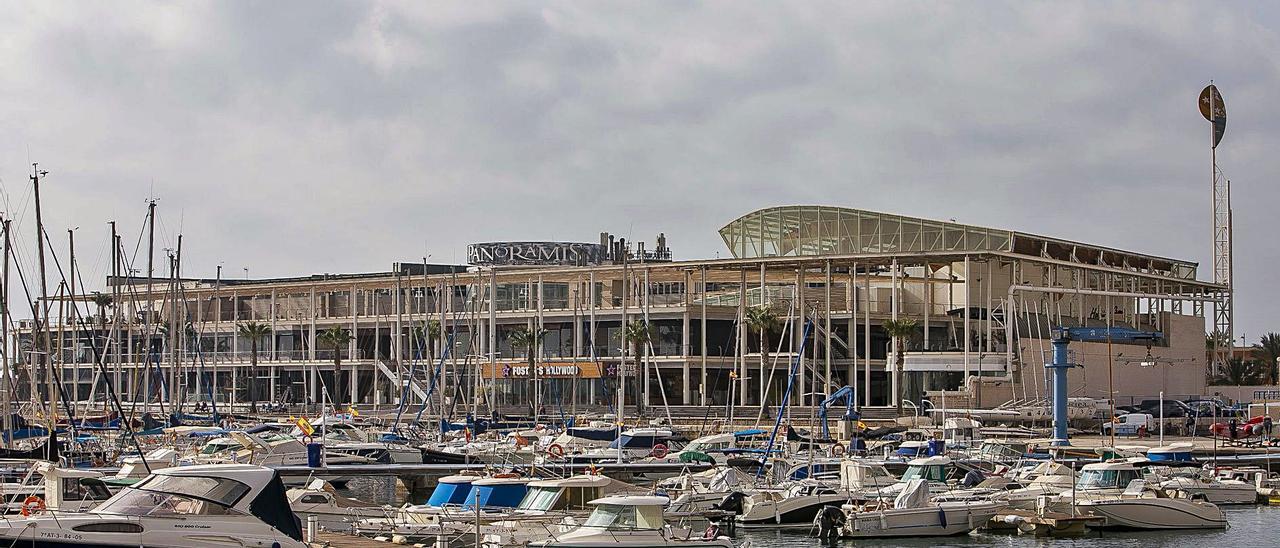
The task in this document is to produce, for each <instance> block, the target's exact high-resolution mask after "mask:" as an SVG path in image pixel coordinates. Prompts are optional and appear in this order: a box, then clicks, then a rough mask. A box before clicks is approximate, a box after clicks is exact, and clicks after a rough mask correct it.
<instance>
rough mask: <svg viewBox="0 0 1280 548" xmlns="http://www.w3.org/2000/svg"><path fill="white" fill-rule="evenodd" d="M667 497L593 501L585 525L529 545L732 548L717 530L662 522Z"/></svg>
mask: <svg viewBox="0 0 1280 548" xmlns="http://www.w3.org/2000/svg"><path fill="white" fill-rule="evenodd" d="M667 503H668V499H667V498H666V497H656V496H647V495H636V496H612V497H605V498H601V499H596V500H593V501H590V503H589V504H591V505H592V506H594V507H595V509H594V510H593V511H592V512H591V515H590V516H588V517H587V521H586V522H585V523H583V524H582V525H578V526H574V525H570V524H564V525H561V526H560V527H559V531H553V532H551V538H548V539H546V540H542V541H538V542H530V543H529V544H528V546H530V547H535V548H561V547H563V548H613V547H616V546H621V547H624V548H625V547H631V548H642V547H643V548H693V547H708V548H710V547H719V548H733V541H732V540H730V539H729V538H728V537H725V536H720V535H719V534H717V532H716V530H715V529H714V528H712V529H708V530H707V531H706V532H703V533H698V532H694V531H693V530H692V529H676V528H673V527H669V526H667V524H666V522H665V521H664V520H663V514H662V507H663V506H665V505H666V504H667Z"/></svg>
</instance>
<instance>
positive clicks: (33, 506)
mask: <svg viewBox="0 0 1280 548" xmlns="http://www.w3.org/2000/svg"><path fill="white" fill-rule="evenodd" d="M44 510H45V506H44V499H42V498H40V497H37V496H35V495H31V496H29V497H27V498H26V500H24V501H22V516H23V517H26V516H30V515H31V514H39V513H42V512H44Z"/></svg>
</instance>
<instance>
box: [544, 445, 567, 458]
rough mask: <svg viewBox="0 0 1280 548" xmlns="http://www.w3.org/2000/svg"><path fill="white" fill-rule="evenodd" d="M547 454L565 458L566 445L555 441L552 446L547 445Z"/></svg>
mask: <svg viewBox="0 0 1280 548" xmlns="http://www.w3.org/2000/svg"><path fill="white" fill-rule="evenodd" d="M547 454H548V455H551V456H553V457H555V458H564V446H563V445H560V444H558V443H553V444H551V446H550V447H547Z"/></svg>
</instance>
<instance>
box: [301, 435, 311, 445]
mask: <svg viewBox="0 0 1280 548" xmlns="http://www.w3.org/2000/svg"><path fill="white" fill-rule="evenodd" d="M302 445H311V436H302Z"/></svg>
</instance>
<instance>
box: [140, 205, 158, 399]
mask: <svg viewBox="0 0 1280 548" xmlns="http://www.w3.org/2000/svg"><path fill="white" fill-rule="evenodd" d="M155 248H156V200H155V198H150V199H148V200H147V298H146V305H147V311H146V318H147V319H146V324H145V326H144V327H143V331H142V332H143V333H144V334H145V335H146V337H147V341H146V343H147V346H146V350H147V353H146V360H147V363H148V364H150V363H151V361H152V359H151V344H152V339H151V325H152V323H154V321H155V312H154V310H155V309H154V308H153V304H152V302H151V281H152V277H153V276H154V275H155V254H156V253H155V251H156V249H155ZM143 371H144V372H145V373H144V375H146V378H145V379H143V382H144V386H145V387H146V393H145V394H143V396H142V408H143V410H144V411H145V410H147V409H148V408H149V407H150V404H151V377H153V376H154V373H152V372H151V370H150V367H145V368H143ZM161 407H163V406H161Z"/></svg>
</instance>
